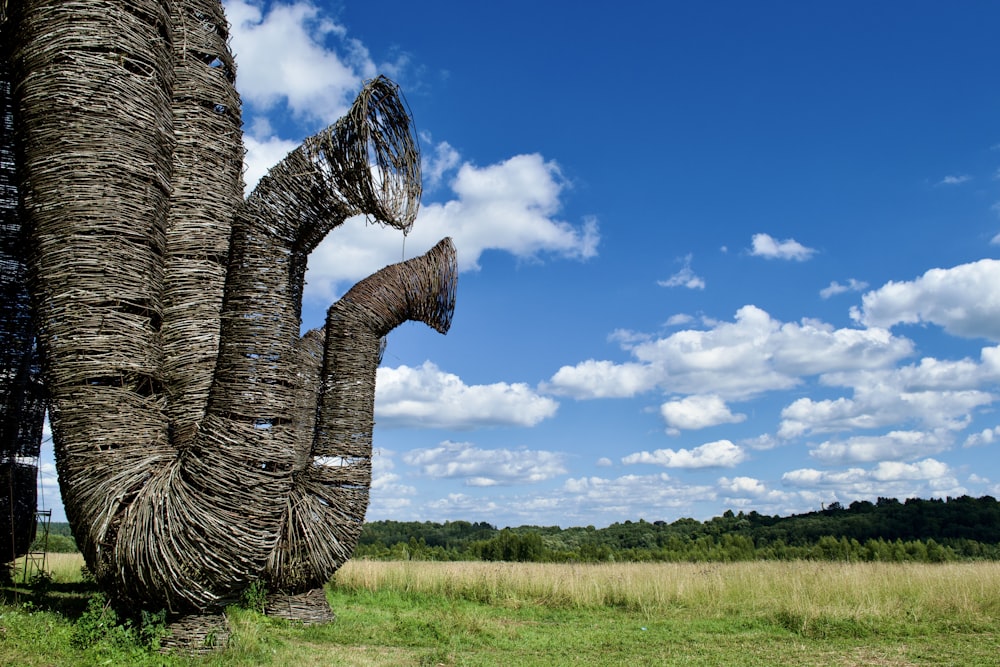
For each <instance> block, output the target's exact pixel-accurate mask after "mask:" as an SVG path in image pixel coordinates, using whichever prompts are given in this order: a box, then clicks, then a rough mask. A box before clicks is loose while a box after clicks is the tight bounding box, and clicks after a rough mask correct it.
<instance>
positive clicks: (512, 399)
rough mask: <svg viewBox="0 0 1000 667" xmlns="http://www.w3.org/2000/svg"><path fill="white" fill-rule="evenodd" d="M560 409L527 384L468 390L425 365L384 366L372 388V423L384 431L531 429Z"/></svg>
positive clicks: (454, 378) (469, 387)
mask: <svg viewBox="0 0 1000 667" xmlns="http://www.w3.org/2000/svg"><path fill="white" fill-rule="evenodd" d="M558 407H559V404H558V403H557V402H556V401H554V400H553V399H551V398H548V397H545V396H541V395H539V394H537V393H535V392H534V391H533V390H532V389H531V388H530V387H528V385H526V384H523V383H514V384H509V383H506V382H496V383H493V384H485V385H467V384H465V383H464V382H462V380H461V378H459V377H458V376H457V375H455V374H453V373H446V372H444V371H442V370H441V369H439V368H438V367H437V366H436V365H435V364H433V363H431V362H429V361H427V362H424V364H423V365H421V366H419V367H417V368H411V367H409V366H399V367H398V368H388V367H384V366H383V367H381V368H379V369H378V375H377V377H376V383H375V418H376V419H377V420H378V422H379V424H380V425H383V426H405V427H422V428H455V429H466V428H475V427H478V426H498V425H505V426H534V425H536V424H538V423H539V422H540V421H542V420H544V419H548V418H549V417H552V416H553V415H555V413H556V410H557V409H558Z"/></svg>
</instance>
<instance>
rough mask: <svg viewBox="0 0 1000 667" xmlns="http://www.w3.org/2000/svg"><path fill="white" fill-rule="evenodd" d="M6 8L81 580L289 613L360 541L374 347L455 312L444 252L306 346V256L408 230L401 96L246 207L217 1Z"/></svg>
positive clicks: (392, 91) (330, 134)
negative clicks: (88, 573) (376, 231)
mask: <svg viewBox="0 0 1000 667" xmlns="http://www.w3.org/2000/svg"><path fill="white" fill-rule="evenodd" d="M7 11H8V15H7V16H5V17H4V18H5V22H6V25H5V30H6V31H7V32H6V34H7V35H9V36H10V38H11V40H12V44H13V56H12V62H13V82H14V100H15V110H16V128H17V139H18V149H19V152H18V168H19V169H18V174H19V179H20V181H19V183H20V187H21V200H22V210H23V211H24V213H25V215H26V217H27V219H28V220H29V221H30V226H31V232H32V233H31V237H30V244H29V248H30V262H29V268H30V274H29V284H30V286H31V290H32V296H33V300H34V303H35V304H36V306H37V309H36V310H37V315H38V323H37V324H38V330H39V339H40V341H41V344H42V349H43V352H44V359H45V364H44V377H45V380H46V384H47V388H48V390H49V393H50V397H51V398H50V400H51V407H50V415H51V421H52V428H53V437H54V442H55V448H56V460H57V466H58V469H59V476H60V484H61V489H62V495H63V501H64V504H65V507H66V512H67V516H68V517H69V520H70V523H71V524H72V526H73V530H74V533H75V535H76V537H77V542H78V544H80V546H81V548H82V550H83V553H84V557H85V559H86V561H87V564H88V567H89V568H90V569H91V570H92V571H93V572H94V573H95V575H96V577H97V579H98V582H99V583H100V584H101V585H102V586H103V587H104V588H105V589H106V590H108V591H109V592H110V593H111V594H112V596H113V597H114V599H115V600H117V601H118V602H119V603H121V604H123V605H126V606H129V607H132V608H150V609H156V608H163V607H167V608H168V609H169V610H171V611H172V612H174V613H193V614H206V616H207V615H210V614H212V613H215V612H217V611H218V609H219V608H220V607H221V606H222V605H224V604H226V603H227V602H229V601H232V600H233V599H235V598H236V597H237V596H239V594H240V593H241V592H242V591H243V590H245V589H246V588H247V587H248V586H249V585H250V584H251V583H253V582H255V581H258V580H261V581H263V582H265V584H266V585H267V587H268V589H269V590H270V591H272V592H280V594H285V595H289V596H296V599H298V598H299V597H301V596H302V595H303V594H305V593H307V592H308V591H310V590H314V589H316V588H317V587H320V586H322V585H323V584H324V583H325V582H326V581H327V580H328V579H329V578H330V576H331V575H332V574H333V572H334V571H335V570H336V569H337V568H338V567H339V566H340V565H341V564H343V562H344V561H345V560H347V559H348V558H349V557H350V555H351V553H352V551H353V548H354V545H355V544H356V541H357V538H358V535H359V533H360V530H361V524H362V521H363V519H364V514H365V510H366V508H367V503H368V490H369V485H370V479H371V437H372V426H373V423H374V422H373V407H374V383H375V369H376V367H377V365H378V362H379V357H380V351H381V339H382V338H383V337H384V336H385V335H386V334H387V333H388V332H389V331H390V330H392V329H393V328H395V327H396V326H398V325H399V324H400V323H402V322H404V321H407V320H416V321H422V322H425V323H427V324H428V325H429V326H431V327H433V328H435V329H437V330H438V331H441V332H442V333H443V332H445V331H447V329H448V327H449V326H450V322H451V316H452V313H453V310H454V303H455V284H456V262H455V253H454V247H453V246H452V244H451V242H450V240H448V239H445V240H444V241H442V242H441V243H440V244H438V246H436V247H435V248H434V249H432V250H431V251H430V252H428V253H427V254H426V255H424V256H422V257H418V258H415V259H412V260H409V261H406V262H403V263H400V264H397V265H393V266H390V267H387V268H385V269H383V270H382V271H380V272H378V273H376V274H374V275H373V276H371V277H369V278H367V279H365V280H364V281H362V282H360V283H359V284H358V285H356V286H355V287H354V288H353V289H352V290H350V291H349V292H348V293H347V294H346V295H345V296H344V297H343V298H342V299H341V300H340V301H339V302H338V303H337V304H335V305H334V306H333V307H331V309H330V311H329V315H328V318H327V324H326V327H324V329H321V330H317V331H312V332H309V333H308V334H306V335H305V336H300V335H299V327H300V308H301V299H302V288H303V279H304V275H305V269H306V262H307V258H308V255H309V253H310V251H311V250H312V249H313V248H315V246H316V245H317V244H318V243H319V242H320V240H322V239H323V238H324V236H325V235H326V234H327V233H328V232H329V231H330V230H332V229H333V228H335V227H336V226H338V225H339V224H341V223H342V222H343V221H344V220H345V219H346V218H348V217H350V216H352V215H357V214H365V215H367V216H368V217H369V219H371V220H374V221H377V222H380V223H383V224H387V225H391V226H393V227H395V228H397V229H400V230H403V231H404V232H405V231H407V230H408V229H409V227H410V225H411V224H412V222H413V220H414V218H415V216H416V210H417V206H418V203H419V197H420V171H419V156H418V154H417V150H416V142H415V139H414V136H413V130H412V124H411V122H410V119H409V115H408V113H407V111H406V109H405V107H404V105H403V104H402V102H401V100H400V98H399V95H398V91H397V88H396V86H395V85H394V84H392V83H391V82H390V81H388V80H386V79H384V78H382V77H379V78H377V79H375V80H373V81H370V82H368V84H366V86H365V88H364V90H363V91H362V92H361V94H360V95H359V97H358V99H357V101H356V102H355V104H354V106H353V107H352V109H351V111H350V113H349V114H348V115H347V116H345V117H344V118H343V119H341V120H340V121H338V123H336V124H335V125H334V126H331V127H330V128H328V129H327V130H325V131H323V132H321V133H320V134H318V135H316V136H314V137H311V138H309V139H307V140H306V141H305V142H304V143H303V145H302V146H300V147H299V148H298V149H296V150H295V151H293V152H292V153H290V154H289V155H288V156H287V157H286V158H285V159H284V161H282V162H281V163H280V164H279V165H277V166H276V167H275V168H274V169H272V170H271V171H270V173H269V174H268V175H267V176H266V177H265V178H264V179H263V180H262V181H261V182H260V184H259V185H258V186H257V187H256V189H255V190H254V192H253V193H252V194H251V195H250V196H249V198H247V199H246V200H244V199H243V198H242V179H241V168H242V156H243V149H242V142H241V132H240V125H241V120H240V105H239V98H238V96H237V94H236V91H235V87H234V85H233V82H234V80H235V64H234V62H233V58H232V55H231V54H230V52H229V49H228V47H227V38H228V28H227V24H226V21H225V17H224V16H223V13H222V8H221V6H220V4H219V3H218V2H217V1H214V0H174V1H170V0H132V1H125V0H74V2H64V1H56V0H23V1H22V2H18V3H14V4H12V5H11V6H9V7H8V10H7ZM269 606H271V607H273V608H276V609H277V608H280V607H281V604H280V600H279V599H275V598H274V597H273V596H272V599H271V600H270V601H269ZM284 608H286V609H289V610H291V611H290V612H289V614H288V615H292V616H294V615H295V612H294V610H295V609H296V608H298V607H297V605H295V604H291V603H289V604H287V605H285V607H284ZM310 615H312V612H310Z"/></svg>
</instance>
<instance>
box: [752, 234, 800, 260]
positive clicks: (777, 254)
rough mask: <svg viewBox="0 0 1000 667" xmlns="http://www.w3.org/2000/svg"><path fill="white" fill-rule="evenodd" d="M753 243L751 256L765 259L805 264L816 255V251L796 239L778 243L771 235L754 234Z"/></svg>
mask: <svg viewBox="0 0 1000 667" xmlns="http://www.w3.org/2000/svg"><path fill="white" fill-rule="evenodd" d="M752 242H753V247H752V248H751V250H750V254H751V255H753V256H755V257H764V258H765V259H791V260H795V261H796V262H804V261H806V260H807V259H809V258H810V257H812V256H813V255H814V254H815V253H816V250H814V249H813V248H807V247H806V246H804V245H802V244H801V243H799V242H798V241H796V240H795V239H785V240H784V241H778V240H776V239H775V238H773V237H772V236H771V235H770V234H754V235H753V241H752Z"/></svg>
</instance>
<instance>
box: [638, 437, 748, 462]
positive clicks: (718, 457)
mask: <svg viewBox="0 0 1000 667" xmlns="http://www.w3.org/2000/svg"><path fill="white" fill-rule="evenodd" d="M746 459H747V455H746V452H745V451H743V448H741V447H739V446H738V445H734V444H733V443H732V442H730V441H729V440H717V441H715V442H708V443H705V444H704V445H700V446H698V447H695V448H693V449H678V450H676V451H675V450H673V449H657V450H655V451H653V452H637V453H635V454H629V455H628V456H625V457H622V463H624V464H634V463H649V464H653V465H661V466H664V467H667V468H715V467H724V468H731V467H733V466H735V465H738V464H740V463H743V462H744V461H745V460H746Z"/></svg>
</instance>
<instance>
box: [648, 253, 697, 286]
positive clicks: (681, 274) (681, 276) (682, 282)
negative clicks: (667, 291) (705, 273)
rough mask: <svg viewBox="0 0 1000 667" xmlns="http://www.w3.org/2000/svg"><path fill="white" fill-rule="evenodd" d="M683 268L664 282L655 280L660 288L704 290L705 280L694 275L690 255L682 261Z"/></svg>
mask: <svg viewBox="0 0 1000 667" xmlns="http://www.w3.org/2000/svg"><path fill="white" fill-rule="evenodd" d="M683 262H684V266H683V267H681V270H680V271H678V272H677V273H675V274H674V275H672V276H670V277H669V278H667V279H666V280H657V281H656V284H657V285H659V286H660V287H686V288H688V289H705V280H704V279H703V278H701V277H700V276H697V275H695V273H694V271H692V270H691V255H690V253H689V254H688V255H686V256H685V257H684V259H683Z"/></svg>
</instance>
